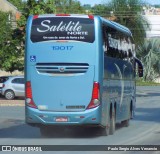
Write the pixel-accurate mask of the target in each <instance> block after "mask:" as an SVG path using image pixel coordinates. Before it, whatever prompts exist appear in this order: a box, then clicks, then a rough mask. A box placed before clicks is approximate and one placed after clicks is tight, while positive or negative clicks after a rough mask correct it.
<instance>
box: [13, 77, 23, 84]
mask: <svg viewBox="0 0 160 154" xmlns="http://www.w3.org/2000/svg"><path fill="white" fill-rule="evenodd" d="M12 83H17V84H23V83H24V78H16V79H13V80H12Z"/></svg>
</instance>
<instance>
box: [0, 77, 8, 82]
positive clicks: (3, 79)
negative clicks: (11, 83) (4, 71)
mask: <svg viewBox="0 0 160 154" xmlns="http://www.w3.org/2000/svg"><path fill="white" fill-rule="evenodd" d="M7 80H8V77H0V83H4V82H5V81H7Z"/></svg>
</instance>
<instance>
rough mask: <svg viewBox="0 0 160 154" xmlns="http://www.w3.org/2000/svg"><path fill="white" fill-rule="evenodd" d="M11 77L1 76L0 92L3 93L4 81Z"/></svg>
mask: <svg viewBox="0 0 160 154" xmlns="http://www.w3.org/2000/svg"><path fill="white" fill-rule="evenodd" d="M8 79H9V76H1V77H0V94H1V93H2V87H3V83H4V82H5V81H7V80H8Z"/></svg>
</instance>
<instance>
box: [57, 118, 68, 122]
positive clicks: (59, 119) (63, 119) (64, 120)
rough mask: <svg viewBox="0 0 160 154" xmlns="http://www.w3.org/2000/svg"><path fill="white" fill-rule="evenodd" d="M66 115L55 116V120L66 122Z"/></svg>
mask: <svg viewBox="0 0 160 154" xmlns="http://www.w3.org/2000/svg"><path fill="white" fill-rule="evenodd" d="M67 121H68V117H56V122H67Z"/></svg>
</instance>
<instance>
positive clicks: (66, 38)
mask: <svg viewBox="0 0 160 154" xmlns="http://www.w3.org/2000/svg"><path fill="white" fill-rule="evenodd" d="M31 41H32V42H33V43H34V45H33V47H34V50H33V51H31V52H30V55H29V57H28V58H30V66H31V85H32V93H33V100H34V102H35V104H36V105H37V106H38V108H39V109H40V110H41V109H42V108H43V109H44V110H52V111H83V110H85V109H86V107H87V106H88V104H89V103H90V100H91V95H92V88H93V82H94V74H95V57H96V52H95V48H96V47H95V43H94V41H95V30H94V19H93V18H89V17H88V16H84V17H82V18H80V17H55V16H54V17H43V16H40V17H36V18H35V19H33V23H32V30H31ZM32 58H33V59H34V60H33V61H32Z"/></svg>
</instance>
